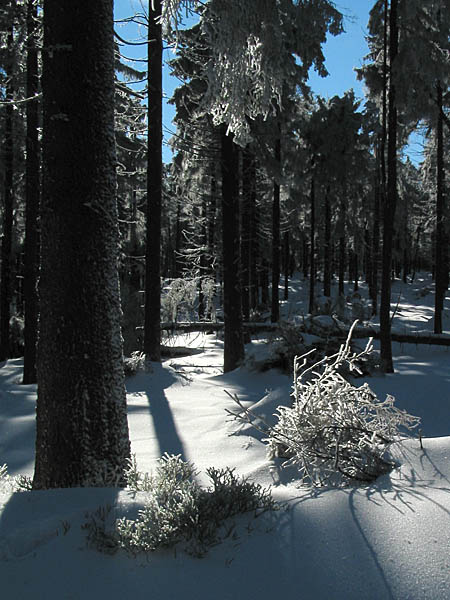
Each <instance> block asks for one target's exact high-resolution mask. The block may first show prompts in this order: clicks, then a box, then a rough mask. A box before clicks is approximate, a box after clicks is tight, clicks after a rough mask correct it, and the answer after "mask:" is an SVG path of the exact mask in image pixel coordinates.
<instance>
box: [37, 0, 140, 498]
mask: <svg viewBox="0 0 450 600" xmlns="http://www.w3.org/2000/svg"><path fill="white" fill-rule="evenodd" d="M44 4H45V6H44V48H52V52H49V51H47V52H44V54H43V74H42V88H43V115H44V117H43V194H42V211H41V237H42V240H41V273H40V282H39V291H40V332H39V345H38V365H37V366H38V398H37V421H36V462H35V472H34V481H33V486H34V488H35V489H41V488H53V487H84V486H98V485H99V486H115V485H119V484H123V483H124V470H125V468H126V467H127V466H128V460H129V456H130V443H129V436H128V424H127V407H126V393H125V385H124V373H123V352H122V336H121V310H120V292H119V277H118V268H117V264H118V247H119V231H118V226H117V203H116V153H115V140H114V39H113V27H114V25H113V3H112V1H111V0H98V1H97V2H95V3H90V2H89V3H80V2H69V1H66V2H64V4H63V5H62V3H61V0H45V3H44Z"/></svg>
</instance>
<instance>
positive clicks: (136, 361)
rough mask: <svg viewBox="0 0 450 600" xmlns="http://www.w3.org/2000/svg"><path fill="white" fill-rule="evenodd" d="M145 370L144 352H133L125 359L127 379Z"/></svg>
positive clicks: (124, 366) (124, 365)
mask: <svg viewBox="0 0 450 600" xmlns="http://www.w3.org/2000/svg"><path fill="white" fill-rule="evenodd" d="M144 368H145V354H144V353H143V352H139V351H136V352H132V353H131V356H127V357H125V358H124V359H123V370H124V372H125V376H126V377H131V376H132V375H136V373H137V372H138V371H142V370H144Z"/></svg>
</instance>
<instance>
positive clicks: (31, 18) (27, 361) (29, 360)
mask: <svg viewBox="0 0 450 600" xmlns="http://www.w3.org/2000/svg"><path fill="white" fill-rule="evenodd" d="M36 22H37V6H36V4H35V2H34V1H33V0H28V8H27V36H28V51H27V98H31V97H33V96H35V95H36V94H37V93H38V77H39V76H38V57H37V49H36ZM38 127H39V103H38V100H33V101H32V102H28V103H27V139H26V153H27V155H26V156H27V157H26V175H25V197H26V205H25V278H24V297H25V331H24V339H25V352H24V359H23V383H25V384H28V383H36V344H37V327H38V314H39V307H38V295H37V278H38V271H39V235H38V215H39V203H40V188H41V182H40V176H39V164H40V152H39V138H38Z"/></svg>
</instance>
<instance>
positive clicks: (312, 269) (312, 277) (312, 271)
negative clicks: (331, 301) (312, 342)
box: [308, 175, 316, 315]
mask: <svg viewBox="0 0 450 600" xmlns="http://www.w3.org/2000/svg"><path fill="white" fill-rule="evenodd" d="M314 188H315V182H314V175H312V176H311V192H310V202H311V222H310V238H311V246H310V253H309V308H308V312H309V313H310V314H311V315H312V314H314V311H315V295H314V285H315V282H316V258H315V251H316V247H315V246H316V244H315V235H316V198H315V196H316V195H315V189H314Z"/></svg>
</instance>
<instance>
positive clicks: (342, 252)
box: [338, 185, 347, 296]
mask: <svg viewBox="0 0 450 600" xmlns="http://www.w3.org/2000/svg"><path fill="white" fill-rule="evenodd" d="M345 189H346V186H345V185H344V196H343V198H342V201H341V236H340V238H339V268H338V270H339V295H340V296H343V295H344V294H345V288H344V279H345V263H346V258H347V248H346V243H345V229H346V221H347V205H346V200H345Z"/></svg>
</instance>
